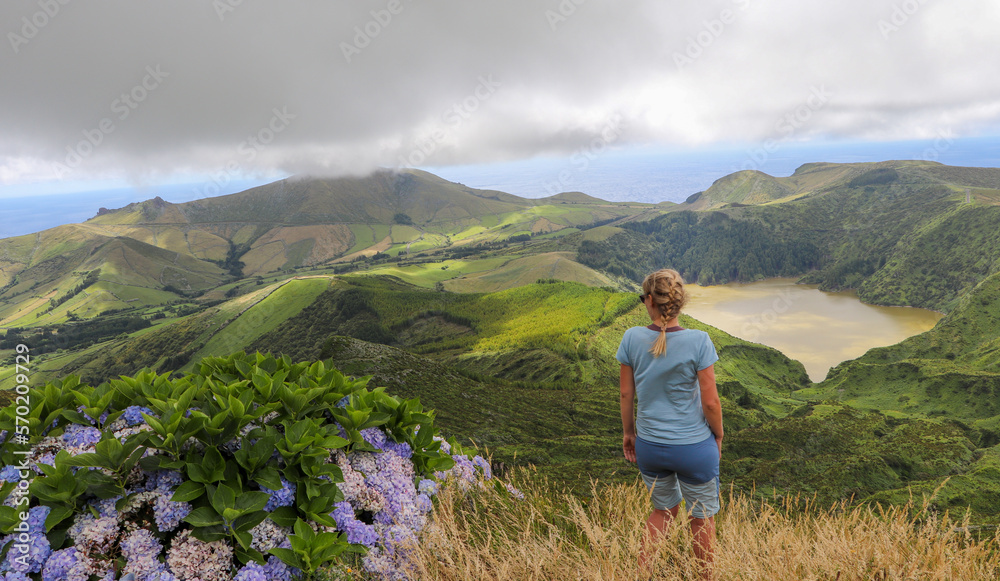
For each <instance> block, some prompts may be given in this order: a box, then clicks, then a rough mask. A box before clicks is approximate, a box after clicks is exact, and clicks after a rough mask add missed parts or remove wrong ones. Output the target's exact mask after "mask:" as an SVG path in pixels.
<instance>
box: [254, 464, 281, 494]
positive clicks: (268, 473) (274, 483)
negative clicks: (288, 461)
mask: <svg viewBox="0 0 1000 581" xmlns="http://www.w3.org/2000/svg"><path fill="white" fill-rule="evenodd" d="M253 479H254V481H256V482H257V484H260V485H261V486H263V487H264V488H267V489H270V490H281V487H282V484H281V476H280V475H279V473H278V469H277V468H275V467H274V466H265V467H264V468H262V469H260V470H259V471H257V473H256V474H254V478H253Z"/></svg>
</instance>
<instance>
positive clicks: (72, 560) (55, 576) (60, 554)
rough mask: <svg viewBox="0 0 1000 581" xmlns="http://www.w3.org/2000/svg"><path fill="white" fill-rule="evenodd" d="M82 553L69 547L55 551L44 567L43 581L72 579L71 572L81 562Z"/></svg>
mask: <svg viewBox="0 0 1000 581" xmlns="http://www.w3.org/2000/svg"><path fill="white" fill-rule="evenodd" d="M81 556H82V555H80V552H79V551H77V550H76V547H69V548H66V549H62V550H59V551H55V552H54V553H52V554H51V555H49V559H48V560H47V561H45V566H44V567H42V581H66V580H68V579H69V578H70V571H72V570H73V568H74V567H75V566H76V564H77V563H78V562H79V561H80V557H81Z"/></svg>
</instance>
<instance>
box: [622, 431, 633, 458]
mask: <svg viewBox="0 0 1000 581" xmlns="http://www.w3.org/2000/svg"><path fill="white" fill-rule="evenodd" d="M622 452H624V453H625V459H626V460H628V461H629V462H632V463H635V434H632V435H631V436H630V435H628V434H625V437H624V438H622Z"/></svg>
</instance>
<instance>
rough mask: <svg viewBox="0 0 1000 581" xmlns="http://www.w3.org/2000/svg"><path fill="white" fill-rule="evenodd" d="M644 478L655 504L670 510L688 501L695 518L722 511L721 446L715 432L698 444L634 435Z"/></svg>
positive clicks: (636, 451) (690, 511)
mask: <svg viewBox="0 0 1000 581" xmlns="http://www.w3.org/2000/svg"><path fill="white" fill-rule="evenodd" d="M635 458H636V464H638V466H639V472H640V473H642V480H643V482H645V483H646V486H647V487H648V488H649V489H650V491H651V492H652V496H651V500H652V502H653V508H656V509H658V510H669V509H671V508H674V507H675V506H677V505H678V504H680V502H681V499H684V501H685V502H686V503H687V508H688V512H689V513H690V514H691V516H693V517H695V518H708V517H710V516H713V515H714V514H715V513H717V512H719V508H720V503H719V447H718V445H716V443H715V436H709V437H708V438H707V439H706V440H704V441H702V442H698V443H696V444H679V445H675V444H660V443H657V442H647V441H646V440H643V439H642V438H636V439H635Z"/></svg>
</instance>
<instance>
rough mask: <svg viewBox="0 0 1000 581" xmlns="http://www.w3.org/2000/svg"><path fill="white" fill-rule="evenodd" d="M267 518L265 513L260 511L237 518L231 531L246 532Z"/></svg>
mask: <svg viewBox="0 0 1000 581" xmlns="http://www.w3.org/2000/svg"><path fill="white" fill-rule="evenodd" d="M265 518H267V513H266V512H264V511H262V510H257V511H254V512H251V513H248V514H244V515H243V516H241V517H239V518H237V519H236V520H234V521H233V523H232V527H233V530H235V531H237V532H243V531H248V530H250V529H252V528H254V527H255V526H257V525H259V524H260V523H261V521H263V520H264V519H265Z"/></svg>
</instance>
